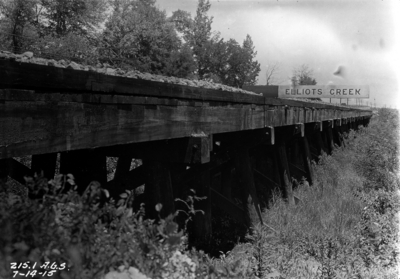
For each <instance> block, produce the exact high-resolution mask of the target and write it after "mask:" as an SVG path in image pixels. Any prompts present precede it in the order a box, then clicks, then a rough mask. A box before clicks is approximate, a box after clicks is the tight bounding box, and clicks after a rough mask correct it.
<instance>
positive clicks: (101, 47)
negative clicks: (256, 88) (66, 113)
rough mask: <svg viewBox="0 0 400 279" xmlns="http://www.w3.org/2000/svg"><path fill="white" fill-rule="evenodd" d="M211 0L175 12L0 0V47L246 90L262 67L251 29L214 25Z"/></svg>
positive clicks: (73, 1)
mask: <svg viewBox="0 0 400 279" xmlns="http://www.w3.org/2000/svg"><path fill="white" fill-rule="evenodd" d="M210 8H211V4H210V2H209V0H198V4H197V10H196V14H195V15H192V14H190V13H189V12H187V11H183V10H177V11H174V12H173V13H172V15H171V16H167V14H166V12H165V11H162V10H160V9H159V8H158V7H157V6H156V0H0V49H2V50H8V51H12V52H14V53H23V52H25V51H32V52H33V53H34V54H35V56H39V57H43V58H50V59H56V60H61V59H65V60H71V61H75V62H78V63H86V64H91V65H97V66H104V64H106V65H110V66H112V67H117V68H121V69H135V70H138V71H143V72H148V73H152V74H160V75H166V76H175V77H181V78H191V79H202V80H210V81H214V82H218V83H222V84H225V85H229V86H234V87H239V88H241V87H242V86H243V85H254V84H256V82H257V76H258V74H259V72H260V63H259V62H258V61H256V60H255V57H256V54H257V52H256V51H255V47H254V45H253V41H252V39H251V36H250V35H247V36H246V38H245V39H244V40H243V42H242V43H241V44H240V43H239V42H237V41H236V40H234V39H229V40H224V39H223V38H221V35H220V33H219V32H215V31H213V30H212V23H213V17H211V16H209V15H208V11H209V10H210Z"/></svg>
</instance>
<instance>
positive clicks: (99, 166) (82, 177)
mask: <svg viewBox="0 0 400 279" xmlns="http://www.w3.org/2000/svg"><path fill="white" fill-rule="evenodd" d="M60 173H61V174H69V173H71V174H72V175H73V176H74V177H75V183H76V185H77V186H78V192H79V193H83V192H84V191H85V189H86V188H87V187H88V186H89V183H90V182H91V181H97V182H99V183H100V184H101V185H102V186H103V187H105V185H106V183H107V166H106V157H105V156H104V154H102V153H101V152H98V151H97V150H96V149H94V150H91V149H84V150H74V151H66V152H62V153H61V155H60Z"/></svg>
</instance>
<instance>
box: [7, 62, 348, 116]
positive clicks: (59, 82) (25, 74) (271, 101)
mask: <svg viewBox="0 0 400 279" xmlns="http://www.w3.org/2000/svg"><path fill="white" fill-rule="evenodd" d="M13 60H14V61H13ZM0 76H2V77H4V78H2V79H1V80H0V88H7V87H8V88H20V89H26V88H29V89H40V90H47V91H53V92H54V91H56V92H84V91H89V92H91V93H93V92H97V93H99V94H110V93H112V94H114V95H115V94H120V95H136V96H153V97H168V98H177V99H191V100H199V101H204V100H207V101H219V102H233V103H252V104H268V105H273V106H281V105H288V106H297V107H310V106H312V107H314V108H321V109H322V108H331V109H339V110H341V111H350V110H351V108H346V107H338V106H333V105H330V104H324V103H312V104H310V103H309V102H305V101H301V100H287V99H278V98H268V97H265V96H263V95H262V94H255V93H248V94H243V93H241V92H235V91H237V90H235V89H233V88H224V87H222V86H220V85H214V87H218V88H212V89H205V88H201V87H200V86H199V85H198V84H197V82H195V81H188V80H180V79H174V80H175V81H174V83H169V82H168V78H166V77H159V76H158V77H157V76H152V75H149V74H145V76H147V78H148V79H144V78H145V77H144V75H142V76H137V77H135V78H133V77H126V76H115V75H106V74H103V73H98V72H94V71H84V70H74V69H70V68H60V67H53V66H47V65H39V64H35V63H21V62H20V61H15V59H2V60H0ZM160 78H162V79H164V80H162V81H160V80H159V79H160ZM169 79H172V78H169ZM177 83H180V84H177ZM224 89H225V90H224Z"/></svg>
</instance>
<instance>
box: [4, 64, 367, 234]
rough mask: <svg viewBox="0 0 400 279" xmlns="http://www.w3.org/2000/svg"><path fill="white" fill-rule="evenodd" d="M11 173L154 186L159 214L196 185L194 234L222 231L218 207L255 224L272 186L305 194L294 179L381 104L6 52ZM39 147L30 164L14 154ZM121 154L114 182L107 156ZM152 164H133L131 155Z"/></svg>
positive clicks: (116, 189)
mask: <svg viewBox="0 0 400 279" xmlns="http://www.w3.org/2000/svg"><path fill="white" fill-rule="evenodd" d="M0 76H1V80H0V179H1V180H2V181H4V180H6V179H7V177H8V176H9V177H11V178H13V179H15V180H17V181H19V182H21V183H23V182H24V180H23V176H24V175H26V174H29V173H32V172H34V171H39V170H43V171H44V174H45V176H47V177H49V178H51V177H53V176H54V173H55V168H56V160H57V154H58V153H59V154H60V172H61V173H73V174H74V176H75V177H76V182H77V184H78V185H80V187H86V186H87V185H88V184H89V182H90V181H91V180H97V181H99V182H100V183H101V184H102V185H103V186H104V187H105V188H107V189H108V190H109V191H110V192H111V194H112V195H114V196H116V195H118V194H119V193H120V192H121V191H122V190H124V189H131V190H134V189H136V188H137V187H139V186H141V185H145V190H144V195H143V197H144V200H143V201H145V203H146V211H147V214H148V216H149V217H156V211H155V208H154V205H155V204H157V203H162V204H163V208H162V210H161V215H162V216H166V215H167V214H169V213H171V212H173V211H174V210H176V209H178V208H179V206H180V205H179V204H177V203H176V202H175V199H176V198H181V199H185V197H186V195H187V194H188V193H189V189H194V190H195V191H196V195H197V196H200V197H201V196H207V199H205V200H202V201H200V202H198V203H197V204H195V207H196V209H201V210H203V211H204V213H205V214H204V215H203V214H197V215H196V218H195V221H194V224H195V228H196V229H195V234H196V235H197V237H198V238H207V236H209V235H210V234H211V232H212V228H211V216H212V210H211V209H212V208H220V209H221V210H223V211H225V212H226V213H227V214H229V215H230V216H231V217H232V218H233V219H235V220H238V221H239V222H241V223H243V224H245V225H247V226H249V225H250V222H251V221H250V220H251V218H250V216H251V212H254V213H255V214H256V216H258V218H259V219H260V221H261V222H262V217H261V210H262V209H263V208H265V207H267V206H268V199H269V198H270V197H271V193H272V191H274V190H276V189H279V190H280V191H281V192H282V193H283V196H284V197H285V198H286V199H287V201H288V202H289V203H295V202H296V197H294V195H293V185H294V183H293V181H292V178H295V179H296V180H301V179H302V177H304V178H305V179H307V181H308V183H309V184H312V183H313V180H314V174H313V168H312V160H317V158H318V156H319V155H320V154H321V152H326V153H331V152H332V150H333V149H334V148H335V145H338V146H341V145H343V144H344V142H343V135H344V132H347V131H349V130H350V129H357V127H358V126H359V125H364V126H365V125H367V124H368V122H369V119H370V117H371V116H372V112H371V111H369V110H361V109H353V108H348V107H343V106H333V105H329V104H325V103H310V102H304V101H297V100H281V99H273V98H267V97H264V96H263V95H256V94H243V93H234V92H229V91H221V90H214V89H204V88H197V87H191V86H185V85H176V84H167V83H163V82H157V81H149V80H140V79H130V78H125V77H118V76H108V75H103V74H99V73H94V72H88V71H77V70H73V69H60V68H54V67H49V66H44V65H30V64H23V63H22V64H20V63H17V62H15V61H9V60H0ZM25 155H32V163H31V168H30V169H29V168H28V167H26V166H24V165H22V164H21V163H19V162H18V161H17V160H15V159H14V157H20V156H25ZM107 156H109V157H118V162H117V167H116V171H115V175H114V179H113V180H111V181H107V173H106V157H107ZM133 158H135V159H141V160H142V162H143V164H142V165H141V166H139V167H137V168H135V169H133V170H130V166H131V162H132V159H133Z"/></svg>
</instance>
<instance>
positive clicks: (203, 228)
mask: <svg viewBox="0 0 400 279" xmlns="http://www.w3.org/2000/svg"><path fill="white" fill-rule="evenodd" d="M194 184H195V187H194V188H195V191H196V196H197V197H200V198H204V199H203V200H200V201H197V202H196V203H195V204H194V207H195V210H202V211H203V212H196V214H195V216H194V237H195V238H194V239H195V240H194V242H197V243H198V244H200V247H201V245H206V246H207V245H208V244H209V242H210V238H211V234H212V223H211V221H212V220H211V176H210V170H209V169H206V170H205V171H198V172H197V173H196V177H195V180H194Z"/></svg>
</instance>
